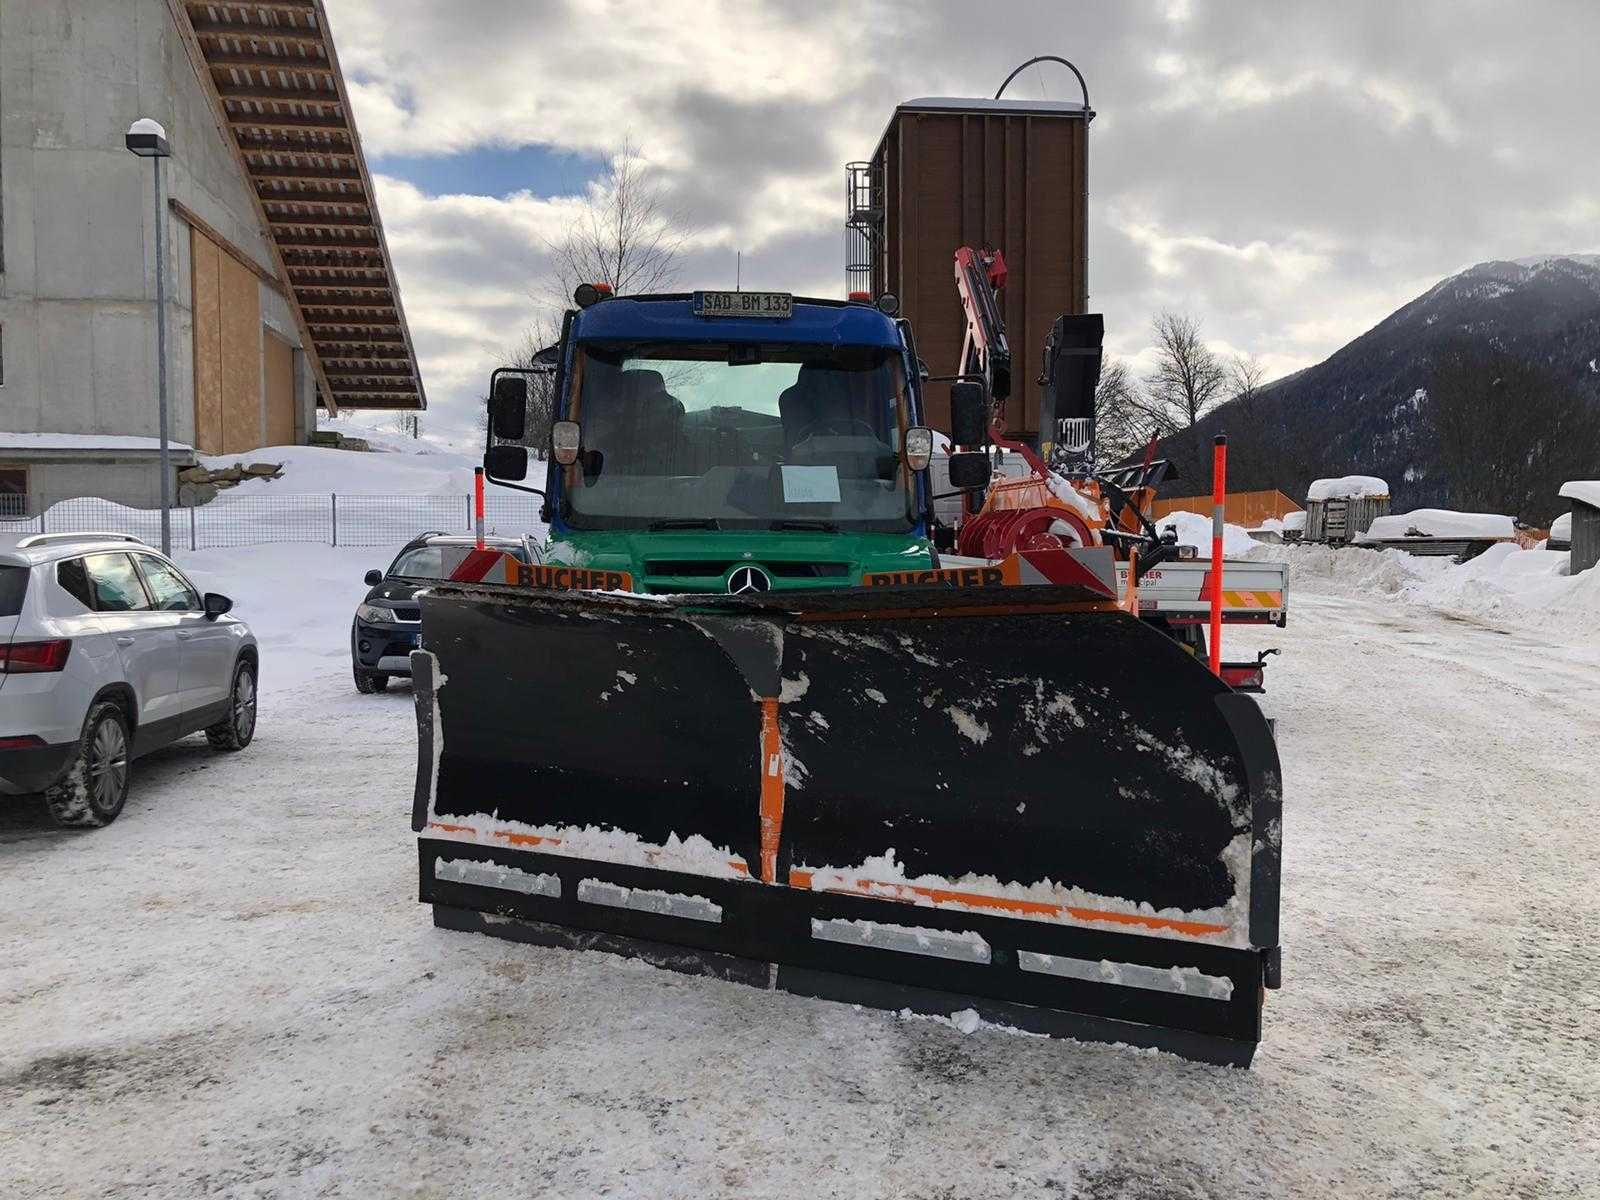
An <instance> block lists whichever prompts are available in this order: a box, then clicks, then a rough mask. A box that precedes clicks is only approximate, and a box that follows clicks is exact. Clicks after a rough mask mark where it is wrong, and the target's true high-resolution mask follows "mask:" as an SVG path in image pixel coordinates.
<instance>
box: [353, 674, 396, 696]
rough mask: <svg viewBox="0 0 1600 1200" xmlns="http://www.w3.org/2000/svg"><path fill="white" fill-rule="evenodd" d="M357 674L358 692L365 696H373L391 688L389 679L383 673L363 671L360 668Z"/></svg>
mask: <svg viewBox="0 0 1600 1200" xmlns="http://www.w3.org/2000/svg"><path fill="white" fill-rule="evenodd" d="M355 672H356V691H358V692H360V693H361V694H362V695H363V696H371V695H373V694H375V693H377V692H381V691H383V690H384V689H385V688H387V687H388V686H389V677H388V676H387V675H385V674H383V673H382V672H381V671H363V670H362V669H361V668H360V667H357V668H356V669H355Z"/></svg>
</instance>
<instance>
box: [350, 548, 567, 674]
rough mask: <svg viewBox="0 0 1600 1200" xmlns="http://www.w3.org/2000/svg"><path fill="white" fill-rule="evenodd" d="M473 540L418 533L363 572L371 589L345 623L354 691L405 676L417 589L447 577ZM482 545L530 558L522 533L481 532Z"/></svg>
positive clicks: (414, 633) (415, 631)
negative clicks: (383, 563)
mask: <svg viewBox="0 0 1600 1200" xmlns="http://www.w3.org/2000/svg"><path fill="white" fill-rule="evenodd" d="M475 544H476V542H475V540H474V539H473V538H471V537H464V536H461V535H459V534H457V535H451V534H445V533H423V534H418V535H417V536H416V537H414V538H412V539H411V540H410V541H409V542H407V543H406V546H405V549H403V550H401V551H400V553H399V554H397V555H395V560H394V562H392V563H390V564H389V569H388V570H387V571H368V572H367V577H366V582H367V586H368V587H369V588H370V589H371V590H370V591H369V592H367V598H366V599H365V600H363V601H362V602H361V603H360V604H358V605H356V617H355V620H354V622H352V623H351V626H350V659H351V666H352V667H353V669H354V671H355V677H356V691H358V692H365V693H368V694H370V693H372V692H381V691H383V689H384V688H386V687H388V686H389V676H391V675H401V676H405V677H407V678H409V677H410V675H411V652H412V651H413V650H415V649H416V648H417V646H418V644H419V641H420V637H421V634H422V607H421V605H419V604H418V603H417V593H418V592H420V591H421V590H422V589H423V588H425V587H427V586H428V585H429V584H430V583H437V582H438V581H439V580H441V579H449V578H450V573H451V572H452V571H454V570H455V569H456V568H457V567H458V566H460V565H461V560H462V559H464V558H465V557H466V556H467V554H468V553H469V552H470V551H471V550H472V548H473V546H474V545H475ZM483 544H484V545H485V546H487V547H488V548H489V549H491V550H501V551H504V552H505V553H506V554H510V555H512V556H513V557H514V558H517V559H518V560H520V561H522V562H533V561H534V560H535V557H536V556H535V553H534V550H533V547H532V544H531V543H529V542H528V540H527V539H526V538H507V537H486V538H484V539H483Z"/></svg>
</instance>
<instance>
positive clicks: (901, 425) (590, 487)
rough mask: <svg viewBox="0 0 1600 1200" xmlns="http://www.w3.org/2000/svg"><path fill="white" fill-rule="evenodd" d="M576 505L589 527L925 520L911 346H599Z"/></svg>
mask: <svg viewBox="0 0 1600 1200" xmlns="http://www.w3.org/2000/svg"><path fill="white" fill-rule="evenodd" d="M581 353H582V362H581V371H582V376H581V378H582V385H581V388H580V391H579V395H578V403H577V405H576V406H575V409H574V413H573V415H574V417H575V419H577V420H578V421H579V422H580V424H581V426H582V448H581V450H580V453H579V458H578V462H577V463H576V464H574V465H573V466H572V467H570V468H569V469H568V470H567V472H566V476H565V482H566V488H565V497H566V503H565V511H566V515H567V517H568V519H569V520H570V521H571V523H572V524H573V525H574V526H577V527H579V528H649V527H652V526H654V527H657V528H663V527H665V528H671V527H674V526H676V527H680V528H696V527H705V528H721V529H751V528H756V529H772V528H784V527H786V526H787V527H794V528H817V529H835V528H838V529H846V528H848V529H855V530H879V531H884V532H904V531H906V530H907V529H909V528H911V526H912V525H913V524H914V523H915V515H914V507H915V506H914V503H913V497H912V491H911V478H910V472H909V471H907V470H906V469H905V468H904V466H903V465H902V463H901V459H900V441H901V436H902V434H903V432H904V430H905V428H906V424H907V419H908V416H909V413H908V410H907V408H906V402H905V397H904V384H903V373H902V371H901V367H900V360H899V356H898V355H897V354H895V352H894V351H892V350H888V349H884V348H881V347H848V346H847V347H830V346H819V345H800V346H783V345H778V346H751V345H733V346H730V345H715V344H711V345H707V344H700V343H695V344H681V343H659V344H634V345H628V346H621V347H612V346H594V345H588V346H585V347H583V349H582V352H581Z"/></svg>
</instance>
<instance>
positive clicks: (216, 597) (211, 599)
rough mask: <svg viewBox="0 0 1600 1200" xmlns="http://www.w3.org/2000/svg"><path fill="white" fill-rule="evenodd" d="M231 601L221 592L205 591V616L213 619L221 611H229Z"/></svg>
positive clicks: (218, 615)
mask: <svg viewBox="0 0 1600 1200" xmlns="http://www.w3.org/2000/svg"><path fill="white" fill-rule="evenodd" d="M232 608H233V601H232V600H230V599H228V597H226V596H224V595H223V594H222V593H221V592H207V593H206V618H207V619H208V620H212V621H215V620H216V619H217V618H218V617H220V616H221V615H222V614H223V613H225V612H229V611H231V610H232Z"/></svg>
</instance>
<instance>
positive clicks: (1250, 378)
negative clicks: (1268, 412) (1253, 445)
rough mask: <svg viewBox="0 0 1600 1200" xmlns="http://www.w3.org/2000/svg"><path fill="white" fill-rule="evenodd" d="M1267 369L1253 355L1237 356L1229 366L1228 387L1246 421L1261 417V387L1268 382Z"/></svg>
mask: <svg viewBox="0 0 1600 1200" xmlns="http://www.w3.org/2000/svg"><path fill="white" fill-rule="evenodd" d="M1266 377H1267V369H1266V368H1265V367H1263V366H1262V365H1261V360H1260V359H1258V358H1256V356H1255V355H1253V354H1235V355H1234V356H1233V361H1232V362H1231V363H1229V364H1228V386H1229V387H1230V388H1231V389H1232V390H1233V398H1234V400H1236V401H1237V402H1238V404H1239V411H1240V412H1241V413H1242V414H1244V416H1245V417H1246V419H1249V418H1251V417H1254V416H1258V415H1259V411H1260V407H1261V385H1262V384H1263V383H1264V382H1265V381H1266Z"/></svg>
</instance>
